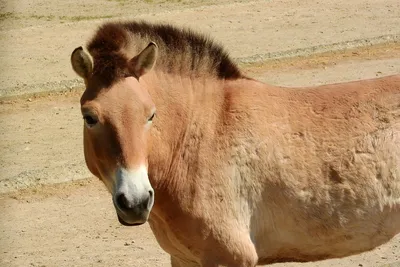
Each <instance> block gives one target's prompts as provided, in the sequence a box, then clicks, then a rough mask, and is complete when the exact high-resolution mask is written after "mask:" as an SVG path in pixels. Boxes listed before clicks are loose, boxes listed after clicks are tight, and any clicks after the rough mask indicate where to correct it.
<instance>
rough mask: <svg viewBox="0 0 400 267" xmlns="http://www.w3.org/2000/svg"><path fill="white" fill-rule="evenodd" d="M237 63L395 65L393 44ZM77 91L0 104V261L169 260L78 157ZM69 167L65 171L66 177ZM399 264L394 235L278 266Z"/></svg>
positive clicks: (276, 79)
mask: <svg viewBox="0 0 400 267" xmlns="http://www.w3.org/2000/svg"><path fill="white" fill-rule="evenodd" d="M245 70H246V72H247V73H248V74H249V75H251V76H253V77H257V78H259V79H261V80H264V81H266V82H269V83H273V84H281V85H298V86H300V85H310V84H319V83H324V82H327V81H329V82H337V81H346V80H354V79H360V78H372V77H376V76H382V75H389V74H394V73H398V72H399V71H400V46H399V45H384V46H377V47H370V48H368V49H359V50H357V51H349V52H346V53H327V54H324V55H319V56H314V57H311V58H303V59H296V60H281V61H272V62H269V63H265V64H258V65H251V66H246V69H245ZM79 94H80V93H79V92H76V93H69V94H67V95H50V96H43V97H39V98H37V99H20V100H15V101H8V102H3V103H2V104H1V105H0V114H1V115H0V123H1V126H2V127H3V131H2V132H1V135H2V138H1V143H0V144H1V150H2V151H11V152H12V153H7V154H5V155H3V156H2V157H1V165H0V168H1V170H0V171H1V173H2V176H3V177H4V176H6V177H8V178H7V179H3V180H1V184H0V188H2V189H3V191H4V192H5V191H7V190H10V189H16V188H18V187H20V186H22V187H24V186H27V185H30V186H31V187H30V189H28V190H19V191H16V192H14V193H3V194H2V195H0V214H2V216H1V218H0V226H1V228H0V231H1V235H0V255H1V257H0V266H144V267H146V266H154V267H159V266H169V259H168V256H167V255H166V254H165V253H164V252H163V251H162V250H161V249H160V248H159V246H158V245H157V243H156V241H155V239H154V237H153V235H152V233H151V231H150V229H149V227H148V225H144V226H141V227H135V228H129V227H123V226H121V225H119V223H118V221H117V219H116V216H115V213H114V209H113V207H112V203H111V200H110V196H109V195H108V193H107V192H106V191H105V190H104V187H103V185H102V184H101V183H100V182H99V181H97V180H96V179H89V180H88V179H86V180H80V181H75V182H70V183H62V184H56V185H47V186H38V184H40V183H41V182H43V183H54V182H57V181H59V182H60V181H67V180H70V179H73V177H76V178H79V177H81V176H82V175H87V177H89V173H88V172H87V171H86V167H85V165H84V162H83V156H82V147H81V127H82V125H81V123H82V122H81V118H80V114H79V106H78V99H79ZM71 173H72V176H71ZM394 262H397V263H396V264H397V265H394V264H393V265H387V266H399V265H400V236H397V237H396V238H395V239H393V240H392V241H391V242H390V243H388V244H386V245H384V246H381V247H379V248H377V249H376V250H374V251H372V252H368V253H363V254H360V255H356V256H352V257H348V258H345V259H335V260H328V261H322V262H318V263H307V264H298V263H292V264H277V265H274V266H279V267H283V266H286V267H289V266H290V267H311V266H320V267H328V266H332V267H333V266H371V267H372V266H382V264H389V263H394Z"/></svg>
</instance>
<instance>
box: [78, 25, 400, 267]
mask: <svg viewBox="0 0 400 267" xmlns="http://www.w3.org/2000/svg"><path fill="white" fill-rule="evenodd" d="M107 27H109V29H107ZM141 29H143V30H141ZM108 30H112V31H110V32H112V34H111V36H112V38H109V37H107V35H106V37H104V34H105V32H107V31H108ZM159 30H160V29H159V28H158V29H154V28H149V25H147V24H135V23H133V24H128V26H127V25H124V24H111V25H108V26H106V27H103V28H102V29H100V30H99V32H98V33H97V35H96V37H95V38H94V39H93V40H92V42H91V44H90V45H89V52H90V53H91V56H92V57H93V61H94V64H93V65H90V63H87V62H88V59H89V57H86V56H84V55H82V56H80V57H78V56H77V54H76V53H75V52H74V53H73V58H74V56H75V57H78V60H77V61H76V62H75V63H74V59H73V60H72V61H73V66H74V69H75V70H76V71H77V73H78V74H80V75H81V76H82V77H83V78H84V79H85V82H86V85H87V89H86V92H85V94H84V96H83V97H82V101H81V102H82V107H83V113H84V116H85V114H94V113H96V115H95V121H96V122H97V121H98V122H99V123H97V126H93V125H94V124H93V125H92V124H91V123H89V126H90V127H87V129H85V157H86V161H87V165H88V167H89V169H90V170H91V171H92V172H93V173H94V174H95V175H96V176H98V177H99V178H101V179H102V180H103V182H104V183H105V184H106V186H107V188H108V189H109V190H110V192H111V193H112V195H113V201H114V204H115V206H116V210H117V214H118V216H119V218H120V221H122V222H125V223H127V224H131V225H132V224H136V223H143V222H144V221H145V220H147V218H148V221H149V223H150V226H151V228H152V230H153V233H154V234H155V236H156V239H157V241H158V242H159V244H160V246H161V247H162V248H163V249H164V250H165V251H166V252H168V253H169V254H171V263H172V266H175V267H176V266H255V265H256V264H268V263H273V262H282V261H314V260H321V259H326V258H334V257H343V256H347V255H351V254H355V253H359V252H362V251H366V250H370V249H373V248H374V247H376V246H378V245H380V244H383V243H385V242H387V241H388V240H389V239H391V238H392V237H393V236H394V235H396V234H397V233H399V232H400V147H399V144H400V76H390V77H384V78H380V79H373V80H364V81H357V82H350V83H340V84H333V85H325V86H319V87H312V88H283V87H276V86H271V85H266V84H263V83H260V82H258V81H255V80H252V79H249V78H246V77H244V76H241V75H240V73H239V72H238V70H236V69H235V67H234V65H233V64H231V62H229V61H225V59H226V58H224V57H225V56H224V55H223V54H222V55H221V54H220V52H219V51H216V50H215V49H213V48H207V49H208V50H207V49H205V50H202V47H204V46H206V47H207V46H208V45H209V44H208V43H207V42H202V40H199V39H195V40H194V41H193V40H192V39H191V38H193V36H192V35H190V34H189V35H184V36H183V37H182V40H183V41H182V43H184V45H182V44H177V43H176V42H177V41H176V40H175V41H173V42H172V44H168V42H170V41H171V40H169V39H168V38H169V37H166V36H164V37H160V36H163V34H160V32H159ZM170 30H171V29H169V30H167V32H168V34H169V35H168V36H174V35H175V34H179V33H181V34H182V32H176V31H175V30H173V31H172V32H171V31H170ZM135 31H139V32H140V33H141V34H140V37H138V36H136V35H135V34H134V33H133V32H135ZM164 31H165V29H164V28H162V29H161V33H164ZM126 32H128V33H126ZM129 32H130V33H129ZM126 35H128V36H129V38H126ZM188 36H189V37H188ZM135 38H136V39H137V40H136V39H135ZM185 38H186V39H185ZM188 38H189V39H188ZM111 39H112V40H111ZM125 39H127V40H134V41H135V42H137V43H138V44H140V45H132V43H130V42H129V44H128V45H127V44H125V43H124V40H125ZM121 40H122V41H121ZM100 41H101V42H100ZM125 41H126V40H125ZM148 41H155V42H156V43H158V44H159V45H160V44H161V45H160V46H159V50H160V55H159V57H158V58H157V64H158V63H159V64H160V65H162V67H159V68H157V64H156V65H155V66H156V67H155V68H154V69H151V68H152V64H154V61H155V60H153V56H154V55H155V51H156V47H155V46H154V45H153V46H151V45H149V46H148V47H147V48H146V49H144V50H143V52H140V51H141V49H142V48H143V44H146V43H148ZM98 44H101V45H99V47H100V48H98V47H97V48H96V45H98ZM168 45H169V46H168ZM198 45H201V47H198ZM171 46H172V48H174V47H175V51H177V53H176V55H174V54H173V52H171V51H174V49H172V48H171ZM104 47H106V48H104ZM187 47H189V48H187ZM190 47H192V48H193V51H195V53H189V52H190ZM102 49H103V50H102ZM182 49H183V50H184V51H183V52H182ZM187 49H189V50H187ZM110 50H111V52H110ZM121 51H123V52H121ZM126 51H129V53H127V52H126ZM188 51H189V52H188ZM193 51H192V52H193ZM163 52H164V53H165V54H166V55H164V56H162V53H163ZM78 53H80V52H78ZM171 53H172V54H171ZM127 54H129V55H128V58H127V59H125V58H126V57H127ZM199 54H200V55H201V57H199V56H198V55H199ZM214 54H216V56H215V57H221V58H222V60H221V61H215V60H216V59H215V58H214V57H213V56H212V55H214ZM135 55H137V56H135ZM210 55H211V56H210ZM173 56H174V57H175V58H176V59H180V60H181V61H182V62H180V61H176V62H173V61H171V60H170V61H168V57H173ZM132 57H133V59H132V60H129V58H132ZM154 57H155V56H154ZM105 58H107V59H109V60H110V58H111V59H113V60H112V61H108V63H107V64H108V65H107V64H104V63H102V62H104V59H105ZM203 58H205V59H203ZM127 60H129V61H127ZM126 61H127V62H128V66H125V64H126V63H125V62H126ZM99 62H100V63H99ZM110 62H111V63H110ZM112 62H122V63H119V65H115V66H113V65H112V67H109V65H110V64H112ZM149 62H150V63H149ZM175 63H176V64H175ZM186 63H189V64H186ZM185 64H186V65H185ZM103 65H104V66H108V68H106V67H104V66H103ZM188 65H189V66H191V67H187V66H188ZM93 66H94V68H93ZM99 66H100V67H103V68H100V69H99ZM185 66H186V67H185ZM210 66H211V67H210ZM92 68H93V70H92ZM188 68H189V70H188ZM127 69H128V70H127ZM111 72H113V75H112V76H118V75H120V76H121V77H120V78H118V79H114V78H115V77H112V78H111V79H110V78H107V75H109V74H110V73H111ZM88 73H89V74H88ZM90 73H93V74H90ZM127 73H128V74H129V73H133V74H132V75H131V76H135V77H136V79H137V80H136V79H135V78H131V77H130V78H124V77H126V76H127ZM144 74H145V75H144ZM224 75H226V76H224ZM128 76H129V75H128ZM104 77H105V78H104ZM138 99H139V100H138ZM133 102H134V103H135V104H134V106H135V107H132V103H133ZM154 107H156V108H157V116H156V118H155V123H154V124H153V125H152V126H151V129H149V130H148V127H149V126H146V127H144V128H143V129H142V126H141V125H142V124H141V123H142V121H141V120H142V119H140V120H139V119H138V118H139V117H140V116H141V115H140V116H139V115H138V114H142V113H143V114H146V116H149V114H150V110H153V109H154ZM102 108H103V109H104V110H103V111H101V110H102ZM87 110H89V111H87ZM106 111H107V112H106ZM140 118H142V117H140ZM151 118H152V117H151ZM89 121H90V120H89ZM100 123H101V125H98V124H100ZM105 125H110V126H111V127H110V129H111V130H107V129H108V128H106V127H105ZM100 126H101V127H103V128H104V129H103V128H100ZM91 127H93V129H90V128H91ZM96 127H97V128H96ZM106 133H107V138H108V139H102V138H100V137H99V136H101V137H103V136H104V135H106ZM137 136H139V137H137ZM99 140H100V141H99ZM107 140H108V141H107ZM105 142H106V143H107V142H109V143H111V144H112V145H111V146H110V148H108V150H107V149H106V148H102V149H99V148H98V146H101V144H103V145H104V143H105ZM106 147H107V146H106ZM103 150H104V151H103ZM99 155H102V156H101V157H100V156H99ZM107 155H108V156H107ZM139 165H140V166H145V170H147V172H148V181H149V182H148V181H147V178H146V177H147V176H146V175H147V174H145V172H144V171H141V172H139V171H126V170H132V169H134V168H136V166H139ZM120 166H123V168H121V167H120ZM136 169H140V170H143V168H136ZM136 169H135V170H136ZM138 173H139V174H138ZM148 184H151V187H149V185H148ZM146 190H147V191H146ZM153 190H154V192H153ZM146 192H148V193H146ZM153 198H154V205H152V201H153ZM143 207H145V208H143ZM149 210H151V213H150V212H149Z"/></svg>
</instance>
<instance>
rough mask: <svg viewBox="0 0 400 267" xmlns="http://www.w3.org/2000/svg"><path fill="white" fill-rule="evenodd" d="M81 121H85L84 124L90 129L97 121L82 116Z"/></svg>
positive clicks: (88, 116) (90, 117)
mask: <svg viewBox="0 0 400 267" xmlns="http://www.w3.org/2000/svg"><path fill="white" fill-rule="evenodd" d="M83 119H84V120H85V122H86V124H87V125H88V126H90V127H91V126H94V125H96V123H97V120H96V119H95V118H93V117H92V116H90V115H85V116H83Z"/></svg>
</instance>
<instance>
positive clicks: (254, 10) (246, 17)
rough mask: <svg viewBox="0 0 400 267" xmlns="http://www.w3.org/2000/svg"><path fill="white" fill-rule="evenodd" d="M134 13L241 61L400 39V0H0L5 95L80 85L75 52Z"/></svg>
mask: <svg viewBox="0 0 400 267" xmlns="http://www.w3.org/2000/svg"><path fill="white" fill-rule="evenodd" d="M215 3H218V4H215ZM132 18H135V19H146V20H151V21H163V22H171V23H174V24H176V25H184V26H189V27H191V28H194V29H196V30H198V31H201V32H205V33H206V34H209V35H212V36H213V38H214V39H216V40H217V41H219V42H221V43H222V44H224V46H225V47H226V48H227V49H228V50H229V52H230V53H231V55H232V56H233V57H234V58H237V59H238V60H248V59H250V60H257V59H263V58H266V57H267V58H268V57H269V56H271V53H272V56H274V55H276V54H278V55H279V53H281V52H284V54H286V55H290V54H292V53H293V52H294V51H297V50H300V51H301V50H302V49H306V48H309V47H316V49H317V50H318V49H324V48H325V47H326V46H327V48H328V49H330V48H331V46H333V48H338V47H342V48H343V47H348V46H355V45H363V44H365V43H368V42H371V41H368V40H373V42H380V41H384V40H386V38H389V39H390V38H391V39H396V40H400V29H399V25H400V1H398V0H384V1H382V0H351V1H348V0H334V1H332V0H327V1H315V0H283V1H270V0H263V1H260V0H258V1H228V0H222V1H210V0H201V1H195V0H180V1H179V0H175V1H171V0H169V1H165V0H146V1H139V0H129V1H128V0H89V1H77V0H69V1H60V0H41V1H36V0H19V1H8V0H0V47H1V49H0V61H1V63H2V64H0V96H9V95H15V94H21V93H26V92H27V91H28V92H38V91H41V90H44V89H45V90H60V89H66V88H71V87H75V86H77V85H79V84H80V83H79V82H78V80H77V79H76V75H75V74H74V73H73V71H72V70H71V68H70V63H69V56H70V54H71V52H72V50H73V49H74V48H75V47H77V46H80V45H83V44H84V43H86V40H87V39H88V38H89V36H90V35H91V34H92V32H93V30H94V29H95V28H96V27H97V26H98V25H99V23H101V22H103V21H105V20H115V19H124V20H125V19H132ZM313 51H314V49H313V50H311V51H309V52H313ZM21 70H29V71H21Z"/></svg>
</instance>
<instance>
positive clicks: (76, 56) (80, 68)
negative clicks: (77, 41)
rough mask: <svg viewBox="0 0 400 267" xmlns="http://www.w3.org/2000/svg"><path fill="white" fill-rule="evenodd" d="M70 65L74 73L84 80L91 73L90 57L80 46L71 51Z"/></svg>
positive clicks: (91, 63) (91, 62)
mask: <svg viewBox="0 0 400 267" xmlns="http://www.w3.org/2000/svg"><path fill="white" fill-rule="evenodd" d="M71 65H72V68H73V70H74V71H75V72H76V74H78V75H79V76H80V77H82V78H83V79H85V80H86V79H87V78H89V76H90V75H91V74H92V71H93V61H92V57H91V56H90V55H89V54H88V53H86V52H85V51H84V50H83V48H82V46H80V47H77V48H75V50H74V51H73V52H72V54H71Z"/></svg>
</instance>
